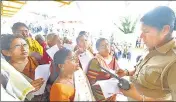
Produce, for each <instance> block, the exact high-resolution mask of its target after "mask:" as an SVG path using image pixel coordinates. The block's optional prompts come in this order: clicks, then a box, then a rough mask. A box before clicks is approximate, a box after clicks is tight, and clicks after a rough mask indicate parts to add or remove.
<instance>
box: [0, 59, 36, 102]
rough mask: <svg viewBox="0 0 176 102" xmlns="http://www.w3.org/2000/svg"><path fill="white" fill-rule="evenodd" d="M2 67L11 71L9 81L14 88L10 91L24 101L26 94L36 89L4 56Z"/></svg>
mask: <svg viewBox="0 0 176 102" xmlns="http://www.w3.org/2000/svg"><path fill="white" fill-rule="evenodd" d="M1 69H3V70H4V71H7V72H8V73H9V83H10V84H11V86H12V90H9V92H13V93H14V94H15V95H16V97H17V98H18V99H19V100H21V101H23V100H24V99H25V97H26V95H27V94H28V93H29V92H31V91H33V90H34V87H33V86H32V85H31V84H30V83H29V82H28V81H27V80H26V79H25V78H24V77H23V76H22V75H21V74H20V73H19V72H18V71H17V70H16V69H15V68H14V67H13V66H11V65H10V64H9V63H8V62H7V61H5V60H4V59H2V58H1ZM17 80H18V81H17Z"/></svg>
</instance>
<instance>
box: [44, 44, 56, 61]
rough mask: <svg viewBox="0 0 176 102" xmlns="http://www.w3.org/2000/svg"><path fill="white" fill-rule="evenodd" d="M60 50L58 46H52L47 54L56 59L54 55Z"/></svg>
mask: <svg viewBox="0 0 176 102" xmlns="http://www.w3.org/2000/svg"><path fill="white" fill-rule="evenodd" d="M58 50H59V48H58V46H57V45H54V46H52V47H51V48H49V49H48V50H46V52H47V53H48V55H49V56H50V57H51V58H52V60H53V57H54V54H55V53H56V52H57V51H58Z"/></svg>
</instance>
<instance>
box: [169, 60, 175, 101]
mask: <svg viewBox="0 0 176 102" xmlns="http://www.w3.org/2000/svg"><path fill="white" fill-rule="evenodd" d="M167 81H168V86H169V89H170V90H171V95H172V100H173V101H176V63H174V64H173V65H172V66H171V69H170V70H169V72H168V76H167Z"/></svg>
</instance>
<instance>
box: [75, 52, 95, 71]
mask: <svg viewBox="0 0 176 102" xmlns="http://www.w3.org/2000/svg"><path fill="white" fill-rule="evenodd" d="M78 58H79V60H80V63H81V66H82V68H83V71H84V72H85V73H87V70H88V64H89V62H90V60H92V58H93V55H92V54H91V53H90V52H89V51H88V50H86V51H85V52H84V53H82V54H80V55H79V56H78Z"/></svg>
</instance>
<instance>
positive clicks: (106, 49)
mask: <svg viewBox="0 0 176 102" xmlns="http://www.w3.org/2000/svg"><path fill="white" fill-rule="evenodd" d="M96 48H97V51H98V54H96V56H95V58H93V59H92V60H91V61H90V63H89V66H88V72H87V77H88V79H89V82H90V85H91V87H92V91H93V94H94V97H95V99H96V101H103V100H105V101H115V100H116V94H114V95H112V96H111V97H109V98H105V96H104V95H103V92H102V90H101V88H100V86H99V85H94V84H95V83H96V82H97V81H99V80H107V79H110V78H111V76H110V75H109V74H107V73H106V72H104V71H102V70H101V68H100V66H101V67H103V68H106V69H108V70H113V71H115V70H118V64H117V61H116V59H115V57H113V56H112V55H111V53H110V45H109V42H108V40H107V39H105V38H100V39H98V40H97V42H96Z"/></svg>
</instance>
